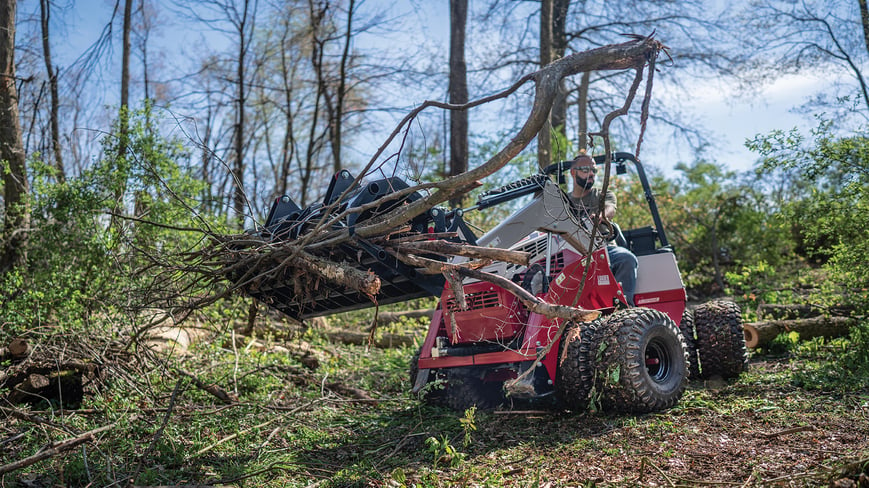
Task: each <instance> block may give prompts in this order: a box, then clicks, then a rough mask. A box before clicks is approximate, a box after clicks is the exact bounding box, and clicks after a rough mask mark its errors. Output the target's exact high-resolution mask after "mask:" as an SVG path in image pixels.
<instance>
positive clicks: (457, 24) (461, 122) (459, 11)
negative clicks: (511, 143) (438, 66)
mask: <svg viewBox="0 0 869 488" xmlns="http://www.w3.org/2000/svg"><path fill="white" fill-rule="evenodd" d="M467 22H468V0H450V75H449V93H450V103H451V104H454V105H461V104H465V103H467V102H468V67H467V63H465V31H466V25H467ZM467 170H468V112H467V110H454V111H452V112H450V172H449V175H450V176H456V175H459V174H462V173H464V172H465V171H467ZM461 204H462V196H461V195H457V196H455V197H453V198H452V199H450V205H451V206H453V207H458V206H461Z"/></svg>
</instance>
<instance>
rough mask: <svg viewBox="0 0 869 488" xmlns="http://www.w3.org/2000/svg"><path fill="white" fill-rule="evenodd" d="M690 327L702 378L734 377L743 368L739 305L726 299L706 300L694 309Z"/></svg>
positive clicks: (744, 357)
mask: <svg viewBox="0 0 869 488" xmlns="http://www.w3.org/2000/svg"><path fill="white" fill-rule="evenodd" d="M694 327H695V328H696V329H697V354H698V356H699V357H700V371H701V376H702V377H703V378H711V377H713V376H720V377H722V378H724V379H730V378H736V377H738V376H739V375H740V374H741V373H742V372H743V371H745V370H746V369H747V367H748V351H747V350H746V348H745V334H744V333H743V331H742V313H741V311H740V310H739V305H737V304H736V303H734V302H732V301H729V300H713V301H711V302H706V303H704V304H702V305H700V306H698V307H697V308H696V309H694Z"/></svg>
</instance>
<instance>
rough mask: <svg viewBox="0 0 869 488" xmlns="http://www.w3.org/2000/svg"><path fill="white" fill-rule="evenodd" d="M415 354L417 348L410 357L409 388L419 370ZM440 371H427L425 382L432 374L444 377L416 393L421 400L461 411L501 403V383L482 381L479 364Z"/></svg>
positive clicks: (492, 407) (418, 352)
mask: <svg viewBox="0 0 869 488" xmlns="http://www.w3.org/2000/svg"><path fill="white" fill-rule="evenodd" d="M419 355H420V350H418V351H417V352H416V354H414V355H413V357H412V358H411V360H410V387H411V389H413V386H414V384H415V383H416V376H417V374H418V373H419ZM440 373H441V374H437V373H432V374H430V375H429V383H433V382H434V380H433V378H434V377H436V376H437V377H440V378H445V381H443V384H442V385H433V386H430V387H428V388H423V391H422V394H421V395H420V399H421V400H422V401H424V402H426V403H428V404H431V405H438V406H442V407H448V408H451V409H453V410H458V411H462V412H463V411H465V410H467V409H469V408H471V407H472V406H476V407H477V408H478V409H480V410H491V409H494V408H496V407H498V406H499V405H501V404H502V403H504V401H505V399H506V397H505V395H504V391H503V383H500V382H484V381H483V380H482V379H480V376H481V374H482V370H480V369H479V368H476V369H475V368H448V369H443V370H440Z"/></svg>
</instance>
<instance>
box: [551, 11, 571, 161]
mask: <svg viewBox="0 0 869 488" xmlns="http://www.w3.org/2000/svg"><path fill="white" fill-rule="evenodd" d="M569 8H570V0H553V4H552V53H553V59H559V58H563V57H564V54H565V52H567V32H566V30H565V29H566V25H567V12H568V9H569ZM566 122H567V88H566V87H565V82H564V80H561V81H560V82H559V83H558V93H557V94H556V95H555V100H553V101H552V120H551V124H552V128H553V129H554V130H555V131H557V132H558V133H559V134H560V135H561V136H562V137H564V136H565V135H566V132H565V129H564V128H565V125H566ZM559 149H562V150H563V149H564V148H559Z"/></svg>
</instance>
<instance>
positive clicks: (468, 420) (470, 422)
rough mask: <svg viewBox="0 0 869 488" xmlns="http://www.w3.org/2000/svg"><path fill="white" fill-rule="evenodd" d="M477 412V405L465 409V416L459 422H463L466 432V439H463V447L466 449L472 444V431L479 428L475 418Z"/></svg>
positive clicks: (463, 428) (463, 429)
mask: <svg viewBox="0 0 869 488" xmlns="http://www.w3.org/2000/svg"><path fill="white" fill-rule="evenodd" d="M476 413H477V407H476V406H473V407H471V408H469V409H467V410H465V415H464V417H462V418H460V419H459V423H460V424H462V431H463V432H464V434H465V437H464V440H463V441H462V447H464V448H465V449H467V448H468V446H470V445H471V433H472V432H474V431H475V430H477V425H476V423H475V420H474V419H475V415H476Z"/></svg>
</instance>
